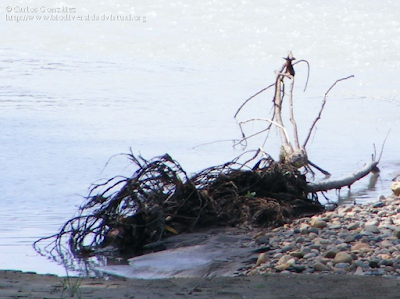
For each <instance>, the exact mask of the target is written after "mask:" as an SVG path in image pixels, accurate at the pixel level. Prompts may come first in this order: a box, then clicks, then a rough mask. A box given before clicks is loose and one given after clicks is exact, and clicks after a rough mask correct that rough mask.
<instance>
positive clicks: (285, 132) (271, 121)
mask: <svg viewBox="0 0 400 299" xmlns="http://www.w3.org/2000/svg"><path fill="white" fill-rule="evenodd" d="M256 120H260V121H267V122H269V123H271V124H274V125H275V126H277V127H278V128H280V129H281V130H282V131H283V133H284V134H285V137H286V139H287V142H288V144H290V138H289V135H288V133H287V131H286V129H285V127H284V126H282V125H280V124H279V123H277V122H276V121H273V120H272V119H268V118H252V119H249V120H246V121H242V122H240V123H239V126H240V129H241V130H242V125H244V124H246V123H248V122H251V121H256ZM268 129H269V128H268ZM266 130H267V129H264V130H262V131H260V132H258V133H256V134H253V135H251V136H249V137H245V138H246V139H248V138H250V137H252V136H255V135H257V134H260V133H261V132H265V131H266ZM242 135H243V136H244V134H243V130H242Z"/></svg>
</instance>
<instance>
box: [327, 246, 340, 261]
mask: <svg viewBox="0 0 400 299" xmlns="http://www.w3.org/2000/svg"><path fill="white" fill-rule="evenodd" d="M338 252H339V249H337V248H331V249H329V250H327V251H326V252H325V254H324V257H326V258H329V259H333V258H334V257H335V256H336V254H338Z"/></svg>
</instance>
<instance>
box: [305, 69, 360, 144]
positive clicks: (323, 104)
mask: <svg viewBox="0 0 400 299" xmlns="http://www.w3.org/2000/svg"><path fill="white" fill-rule="evenodd" d="M350 78H354V75H351V76H348V77H346V78H342V79H338V80H336V81H335V83H333V84H332V85H331V87H329V89H328V91H327V92H326V93H325V95H324V100H323V101H322V105H321V110H320V111H319V114H318V116H317V118H316V119H315V120H314V122H313V124H312V125H311V128H310V131H309V132H308V135H307V138H306V140H305V141H304V144H303V148H305V147H306V145H307V143H308V140H309V139H310V136H311V133H312V130H313V129H314V127H315V125H316V124H317V122H318V120H320V119H321V115H322V111H323V110H324V107H325V104H326V97H327V96H328V93H329V92H330V91H331V89H332V88H333V87H334V86H335V85H336V84H337V83H338V82H340V81H344V80H347V79H350Z"/></svg>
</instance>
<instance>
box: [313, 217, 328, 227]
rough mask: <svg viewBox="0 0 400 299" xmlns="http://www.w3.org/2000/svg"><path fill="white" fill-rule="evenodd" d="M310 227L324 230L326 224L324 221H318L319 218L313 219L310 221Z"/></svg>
mask: <svg viewBox="0 0 400 299" xmlns="http://www.w3.org/2000/svg"><path fill="white" fill-rule="evenodd" d="M310 224H311V226H312V227H315V228H324V227H326V226H327V225H328V224H327V223H326V221H324V220H322V219H320V218H313V219H312V220H311V223H310Z"/></svg>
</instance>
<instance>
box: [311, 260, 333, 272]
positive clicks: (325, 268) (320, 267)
mask: <svg viewBox="0 0 400 299" xmlns="http://www.w3.org/2000/svg"><path fill="white" fill-rule="evenodd" d="M313 268H314V271H330V268H329V267H328V266H327V265H324V264H323V263H319V262H317V263H315V264H314V265H313Z"/></svg>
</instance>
